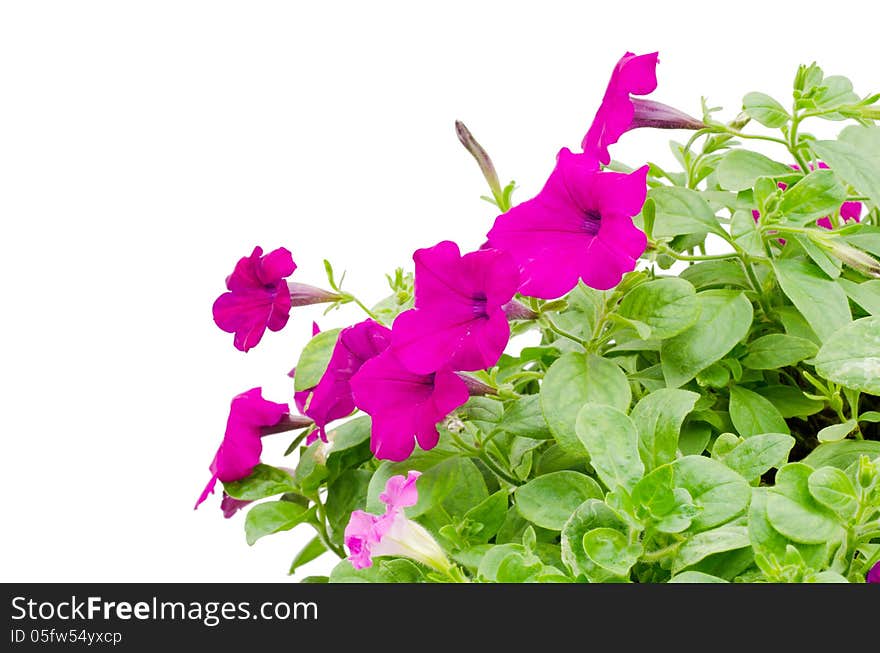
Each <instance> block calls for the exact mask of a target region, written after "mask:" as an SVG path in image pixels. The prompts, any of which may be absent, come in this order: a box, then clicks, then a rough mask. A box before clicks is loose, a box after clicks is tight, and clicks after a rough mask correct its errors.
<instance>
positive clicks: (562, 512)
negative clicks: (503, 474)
mask: <svg viewBox="0 0 880 653" xmlns="http://www.w3.org/2000/svg"><path fill="white" fill-rule="evenodd" d="M602 496H603V493H602V489H601V488H600V487H599V484H598V483H596V481H594V480H593V479H592V478H590V477H589V476H587V475H585V474H579V473H578V472H572V471H561V472H553V473H550V474H545V475H544V476H538V477H537V478H534V479H532V480H531V481H529V482H528V483H526V484H525V485H521V486H520V487H518V488H517V489H516V492H515V497H516V508H517V510H518V511H519V513H520V514H521V515H522V516H523V517H525V518H526V519H528V520H529V521H530V522H532V523H533V524H536V525H538V526H541V527H542V528H548V529H550V530H554V531H559V530H562V527H563V526H564V525H565V522H566V521H567V520H568V518H569V517H570V516H571V513H572V512H574V510H575V508H577V507H578V506H579V505H580V504H582V503H583V502H584V501H586V500H587V499H601V498H602Z"/></svg>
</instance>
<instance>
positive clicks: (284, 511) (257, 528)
mask: <svg viewBox="0 0 880 653" xmlns="http://www.w3.org/2000/svg"><path fill="white" fill-rule="evenodd" d="M314 512H315V509H314V508H307V507H306V506H304V505H302V504H299V503H294V502H292V501H267V502H265V503H258V504H257V505H255V506H254V507H253V508H251V509H250V510H249V511H248V514H247V517H246V518H245V520H244V532H245V536H246V537H247V543H248V544H250V545H252V544H253V543H254V542H256V541H257V540H259V539H260V538H261V537H264V536H266V535H271V534H273V533H279V532H281V531H289V530H290V529H291V528H293V527H294V526H296V525H298V524H302V523H303V522H305V521H308V519H309V518H310V517H311V516H312V515H313V514H314Z"/></svg>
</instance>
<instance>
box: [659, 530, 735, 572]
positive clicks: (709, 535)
mask: <svg viewBox="0 0 880 653" xmlns="http://www.w3.org/2000/svg"><path fill="white" fill-rule="evenodd" d="M747 546H749V529H748V528H746V527H745V526H729V525H728V526H721V527H719V528H713V529H712V530H710V531H704V532H702V533H697V534H696V535H694V536H693V537H691V538H690V539H688V541H687V542H685V543H684V545H682V547H681V548H680V549H679V550H678V553H677V554H676V556H675V558H674V559H673V561H672V573H673V574H677V573H678V572H679V571H681V570H683V569H687V568H688V567H690V566H692V565H695V564H696V563H698V562H699V561H700V560H703V559H704V558H706V557H708V556H710V555H713V554H716V553H722V552H724V551H734V550H736V549H742V548H743V547H747Z"/></svg>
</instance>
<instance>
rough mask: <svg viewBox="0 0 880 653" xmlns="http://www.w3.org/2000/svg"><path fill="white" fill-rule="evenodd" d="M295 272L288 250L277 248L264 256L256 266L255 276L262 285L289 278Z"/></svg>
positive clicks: (294, 264)
mask: <svg viewBox="0 0 880 653" xmlns="http://www.w3.org/2000/svg"><path fill="white" fill-rule="evenodd" d="M295 270H296V263H294V262H293V255H292V254H291V253H290V250H288V249H286V248H284V247H279V248H278V249H275V250H272V251H271V252H269V253H268V254H266V255H265V256H264V257H263V258H262V260H260V262H259V263H258V265H257V266H256V276H257V278H258V279H259V280H260V282H261V283H263V284H264V285H269V284H274V283H277V282H278V281H281V280H282V279H284V278H285V277H289V276H290V275H291V274H293V273H294V271H295Z"/></svg>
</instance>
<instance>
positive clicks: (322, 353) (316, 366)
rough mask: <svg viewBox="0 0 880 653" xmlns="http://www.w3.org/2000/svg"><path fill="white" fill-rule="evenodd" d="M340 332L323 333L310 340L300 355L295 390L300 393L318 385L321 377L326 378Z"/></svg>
mask: <svg viewBox="0 0 880 653" xmlns="http://www.w3.org/2000/svg"><path fill="white" fill-rule="evenodd" d="M340 331H341V329H330V330H328V331H321V333H319V334H318V335H316V336H315V337H314V338H312V339H311V340H309V342H308V344H307V345H306V346H305V347H304V348H303V350H302V353H301V354H300V355H299V362H298V363H297V364H296V374H295V375H294V377H293V389H294V390H296V391H297V392H300V391H301V390H308V389H309V388H314V387H315V386H316V385H318V381H320V380H321V377H322V376H324V372H325V371H326V370H327V365H328V363H329V362H330V356H332V355H333V348H334V347H335V346H336V339H337V338H338V337H339V332H340Z"/></svg>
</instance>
